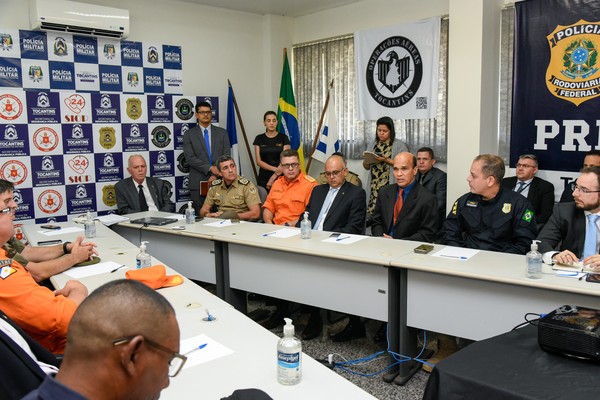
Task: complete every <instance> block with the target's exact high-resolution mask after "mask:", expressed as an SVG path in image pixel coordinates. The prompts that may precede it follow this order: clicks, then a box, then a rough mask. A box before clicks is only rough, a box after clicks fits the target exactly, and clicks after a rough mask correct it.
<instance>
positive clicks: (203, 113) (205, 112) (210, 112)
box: [196, 111, 212, 115]
mask: <svg viewBox="0 0 600 400" xmlns="http://www.w3.org/2000/svg"><path fill="white" fill-rule="evenodd" d="M196 114H200V115H209V114H212V111H197V112H196Z"/></svg>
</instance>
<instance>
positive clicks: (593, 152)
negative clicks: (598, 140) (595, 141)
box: [584, 150, 600, 158]
mask: <svg viewBox="0 0 600 400" xmlns="http://www.w3.org/2000/svg"><path fill="white" fill-rule="evenodd" d="M587 156H598V157H600V150H590V151H588V152H587V153H585V157H587ZM585 157H584V158H585Z"/></svg>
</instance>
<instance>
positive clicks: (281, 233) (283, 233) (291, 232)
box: [262, 228, 300, 239]
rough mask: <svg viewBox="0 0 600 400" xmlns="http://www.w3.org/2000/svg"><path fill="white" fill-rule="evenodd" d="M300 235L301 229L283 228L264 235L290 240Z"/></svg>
mask: <svg viewBox="0 0 600 400" xmlns="http://www.w3.org/2000/svg"><path fill="white" fill-rule="evenodd" d="M299 234H300V229H297V228H283V229H279V230H277V231H272V232H267V233H263V234H262V235H263V236H269V237H275V238H283V239H285V238H289V237H292V236H296V235H299Z"/></svg>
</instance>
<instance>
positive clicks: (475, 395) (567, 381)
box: [423, 326, 600, 400]
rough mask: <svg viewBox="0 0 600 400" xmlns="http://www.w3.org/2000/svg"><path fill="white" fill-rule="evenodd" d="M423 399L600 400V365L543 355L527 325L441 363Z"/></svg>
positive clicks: (434, 370) (535, 329) (473, 345)
mask: <svg viewBox="0 0 600 400" xmlns="http://www.w3.org/2000/svg"><path fill="white" fill-rule="evenodd" d="M423 399H425V400H431V399H443V400H447V399H484V400H494V399H502V400H506V399H600V365H598V364H594V363H591V362H587V361H581V360H577V359H572V358H567V357H563V356H560V355H555V354H551V353H547V352H545V351H543V350H542V349H540V347H539V346H538V343H537V327H534V326H527V327H524V328H522V329H519V330H516V331H511V332H508V333H505V334H503V335H500V336H496V337H493V338H490V339H487V340H482V341H480V342H475V343H473V344H471V345H469V346H467V347H465V348H464V349H462V350H461V351H459V352H457V353H455V354H453V355H452V356H450V357H448V358H447V359H445V360H443V361H441V362H439V363H438V364H437V365H436V367H435V368H434V369H433V371H432V372H431V376H430V377H429V381H428V382H427V387H426V388H425V395H424V396H423Z"/></svg>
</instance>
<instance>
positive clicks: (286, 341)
mask: <svg viewBox="0 0 600 400" xmlns="http://www.w3.org/2000/svg"><path fill="white" fill-rule="evenodd" d="M284 320H285V326H284V327H283V337H282V338H281V339H279V341H278V342H277V381H278V382H279V383H281V384H282V385H295V384H297V383H300V380H301V379H302V343H301V342H300V339H298V338H297V337H294V325H292V320H291V319H289V318H284Z"/></svg>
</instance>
